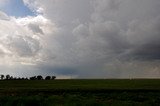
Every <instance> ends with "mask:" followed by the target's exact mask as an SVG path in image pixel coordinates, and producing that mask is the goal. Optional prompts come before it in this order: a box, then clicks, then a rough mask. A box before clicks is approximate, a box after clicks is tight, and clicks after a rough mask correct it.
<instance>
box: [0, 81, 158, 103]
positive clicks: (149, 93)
mask: <svg viewBox="0 0 160 106" xmlns="http://www.w3.org/2000/svg"><path fill="white" fill-rule="evenodd" d="M10 105H14V106H16V105H18V106H28V105H30V106H31V105H34V106H61V105H62V106H63V105H64V106H77V105H78V106H93V105H95V106H97V105H100V106H101V105H102V106H106V105H108V106H117V105H119V106H121V105H127V106H128V105H129V106H130V105H131V106H134V105H140V106H141V105H147V106H151V105H153V106H155V105H157V106H158V105H160V80H159V79H132V80H129V79H92V80H87V79H79V80H78V79H77V80H1V81H0V106H10Z"/></svg>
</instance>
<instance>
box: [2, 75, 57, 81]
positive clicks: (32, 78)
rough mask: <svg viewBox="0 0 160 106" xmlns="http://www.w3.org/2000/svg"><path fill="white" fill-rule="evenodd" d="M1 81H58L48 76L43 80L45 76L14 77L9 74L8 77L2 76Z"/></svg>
mask: <svg viewBox="0 0 160 106" xmlns="http://www.w3.org/2000/svg"><path fill="white" fill-rule="evenodd" d="M0 79H1V80H54V79H56V76H46V77H44V78H43V76H41V75H38V76H32V77H29V78H28V77H13V76H11V75H9V74H7V75H3V74H1V75H0Z"/></svg>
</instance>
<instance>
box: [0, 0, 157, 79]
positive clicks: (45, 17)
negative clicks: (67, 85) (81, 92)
mask: <svg viewBox="0 0 160 106" xmlns="http://www.w3.org/2000/svg"><path fill="white" fill-rule="evenodd" d="M23 1H24V4H25V5H26V6H27V7H28V8H30V9H31V11H33V12H34V13H35V14H36V16H27V17H23V18H22V17H19V18H15V17H13V16H8V15H6V14H5V13H4V12H0V29H1V30H0V56H1V58H0V60H1V61H2V60H5V61H6V63H3V64H2V62H1V61H0V62H1V63H0V64H2V65H4V67H5V66H6V67H8V66H7V65H6V64H8V63H10V64H12V65H14V66H15V67H24V66H25V67H26V66H27V67H29V69H30V70H32V72H33V73H41V74H44V75H46V74H47V73H48V74H51V73H53V74H56V75H57V76H58V75H59V76H64V77H67V76H71V75H73V76H74V77H76V78H128V77H141V78H142V77H147V78H153V77H159V76H160V72H159V71H160V67H159V64H160V63H159V62H160V61H159V60H160V43H159V42H160V13H159V11H160V1H159V0H152V1H151V0H47V1H45V0H23ZM8 58H11V59H10V60H8ZM15 69H16V68H15ZM17 70H18V68H17ZM11 71H12V70H11ZM19 71H20V73H23V70H19ZM11 73H13V72H11ZM67 78H69V77H67Z"/></svg>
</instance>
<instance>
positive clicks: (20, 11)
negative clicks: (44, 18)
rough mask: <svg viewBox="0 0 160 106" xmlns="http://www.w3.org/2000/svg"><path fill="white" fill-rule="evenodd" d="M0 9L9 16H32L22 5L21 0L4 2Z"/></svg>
mask: <svg viewBox="0 0 160 106" xmlns="http://www.w3.org/2000/svg"><path fill="white" fill-rule="evenodd" d="M0 10H2V11H3V12H5V13H6V14H7V15H9V16H15V17H25V16H34V15H35V14H34V12H32V11H31V10H30V9H29V8H28V7H27V6H25V5H24V3H23V0H9V2H6V3H5V6H2V7H0Z"/></svg>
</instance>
